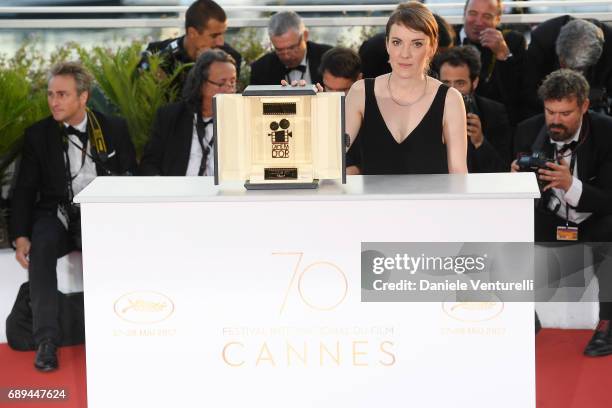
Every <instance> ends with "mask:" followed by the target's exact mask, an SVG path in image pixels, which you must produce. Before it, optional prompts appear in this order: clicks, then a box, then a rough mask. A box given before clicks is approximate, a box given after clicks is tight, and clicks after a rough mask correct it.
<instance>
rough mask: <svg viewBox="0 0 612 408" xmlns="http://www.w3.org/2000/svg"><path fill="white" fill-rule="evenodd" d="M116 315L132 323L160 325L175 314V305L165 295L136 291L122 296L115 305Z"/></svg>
mask: <svg viewBox="0 0 612 408" xmlns="http://www.w3.org/2000/svg"><path fill="white" fill-rule="evenodd" d="M114 309H115V314H116V315H117V316H119V318H120V319H122V320H125V321H126V322H130V323H159V322H162V321H164V320H166V319H167V318H169V317H170V316H171V315H172V313H174V303H173V302H172V300H171V299H170V298H169V297H168V296H166V295H164V294H163V293H159V292H153V291H136V292H130V293H126V294H125V295H123V296H121V297H120V298H119V299H117V301H115V305H114Z"/></svg>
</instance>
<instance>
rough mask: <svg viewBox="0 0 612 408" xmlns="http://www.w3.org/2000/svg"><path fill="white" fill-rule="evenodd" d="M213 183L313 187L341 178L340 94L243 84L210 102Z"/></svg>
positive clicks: (342, 132) (312, 89)
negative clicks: (242, 87)
mask: <svg viewBox="0 0 612 408" xmlns="http://www.w3.org/2000/svg"><path fill="white" fill-rule="evenodd" d="M213 115H214V146H215V149H214V152H215V156H214V163H215V184H219V183H220V182H223V181H244V182H245V187H246V188H247V189H286V188H316V187H317V185H318V181H319V180H323V179H341V180H342V183H345V182H346V167H345V143H344V141H345V137H344V94H343V93H341V92H320V93H317V92H316V88H315V87H314V86H306V87H292V86H281V85H266V86H259V85H256V86H253V85H251V86H248V87H247V88H246V89H245V90H244V92H243V93H242V95H240V94H218V95H216V96H215V97H214V100H213Z"/></svg>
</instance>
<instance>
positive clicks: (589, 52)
mask: <svg viewBox="0 0 612 408" xmlns="http://www.w3.org/2000/svg"><path fill="white" fill-rule="evenodd" d="M603 44H604V35H603V31H602V30H601V28H599V27H597V26H596V25H595V24H593V23H591V22H589V21H586V20H581V19H576V20H572V21H570V22H569V23H567V24H566V25H564V26H563V27H562V28H561V31H560V32H559V36H558V37H557V44H556V51H557V56H558V57H559V61H560V62H561V64H562V65H563V66H564V67H565V68H569V69H574V70H577V71H582V72H584V71H585V70H586V69H587V68H589V67H592V66H593V65H595V64H597V61H598V60H599V57H601V53H602V52H603Z"/></svg>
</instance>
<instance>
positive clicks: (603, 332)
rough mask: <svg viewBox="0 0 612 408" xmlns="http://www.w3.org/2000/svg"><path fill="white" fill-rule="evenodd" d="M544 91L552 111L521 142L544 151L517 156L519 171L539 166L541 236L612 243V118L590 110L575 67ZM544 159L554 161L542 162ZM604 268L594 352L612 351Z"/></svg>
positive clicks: (521, 146) (527, 126)
mask: <svg viewBox="0 0 612 408" xmlns="http://www.w3.org/2000/svg"><path fill="white" fill-rule="evenodd" d="M538 94H539V96H540V98H541V99H542V101H543V102H544V114H543V115H542V114H540V115H538V116H535V117H533V118H531V119H528V120H526V121H524V122H522V123H520V124H519V125H518V127H517V130H516V140H515V142H516V143H515V147H516V149H517V151H518V152H523V153H527V154H533V153H535V154H536V155H537V157H535V155H534V156H532V157H533V160H523V159H519V160H518V161H517V160H515V161H514V162H512V171H521V170H523V171H524V170H529V169H533V168H534V167H535V168H537V174H538V179H539V180H540V182H541V186H542V199H540V200H539V202H538V205H537V206H536V209H535V213H534V225H535V241H536V242H569V243H571V242H572V241H574V242H587V243H606V242H607V243H610V242H612V138H610V134H612V118H610V117H609V116H606V115H602V114H598V113H592V112H591V113H589V111H588V109H589V99H588V95H589V84H588V83H587V81H586V80H585V78H584V77H583V76H582V75H581V74H579V73H578V72H575V71H572V70H568V69H561V70H558V71H555V72H553V73H551V74H550V75H548V76H547V77H546V78H545V80H544V82H543V83H542V85H541V86H540V88H539V90H538ZM541 157H548V158H551V159H552V161H548V162H545V163H541V160H539V159H540V158H541ZM528 159H529V157H528ZM529 162H531V163H529ZM519 164H520V165H519ZM521 167H522V168H521ZM544 272H545V271H540V273H544ZM600 272H601V273H599V275H598V278H599V288H600V289H599V296H600V307H599V318H600V323H599V324H598V326H597V328H596V330H595V334H594V335H593V338H592V339H591V341H590V342H589V344H588V345H587V347H586V349H585V351H584V353H585V355H588V356H593V357H595V356H603V355H608V354H612V328H611V327H610V319H612V303H611V302H607V301H601V300H602V299H603V300H610V299H609V292H610V290H611V289H612V287H611V285H612V282H610V272H611V271H609V270H608V271H600ZM603 294H608V295H603Z"/></svg>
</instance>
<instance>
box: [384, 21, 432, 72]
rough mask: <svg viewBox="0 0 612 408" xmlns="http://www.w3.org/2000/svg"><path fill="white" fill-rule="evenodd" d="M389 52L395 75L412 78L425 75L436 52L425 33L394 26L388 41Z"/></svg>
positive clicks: (398, 25) (397, 25)
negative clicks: (426, 68)
mask: <svg viewBox="0 0 612 408" xmlns="http://www.w3.org/2000/svg"><path fill="white" fill-rule="evenodd" d="M387 52H388V53H389V64H391V69H392V71H393V74H395V75H398V76H400V77H402V78H411V77H415V76H420V75H423V74H424V73H425V67H426V66H427V64H428V63H429V60H430V59H431V58H432V56H433V54H434V52H435V50H434V49H433V47H432V46H431V44H430V40H429V37H427V35H425V33H423V32H421V31H416V30H413V29H411V28H408V27H405V26H403V25H400V24H393V25H392V26H391V30H390V31H389V38H388V39H387Z"/></svg>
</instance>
